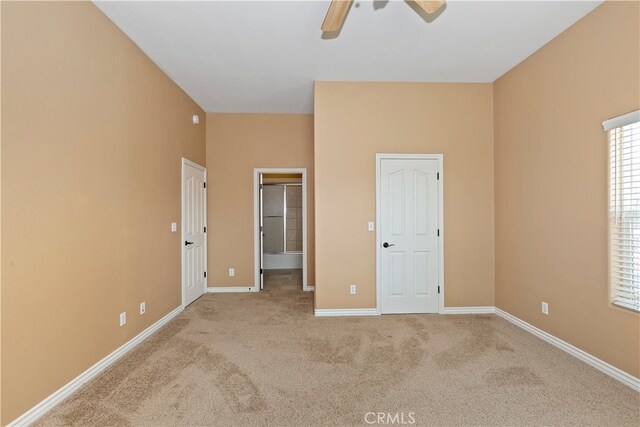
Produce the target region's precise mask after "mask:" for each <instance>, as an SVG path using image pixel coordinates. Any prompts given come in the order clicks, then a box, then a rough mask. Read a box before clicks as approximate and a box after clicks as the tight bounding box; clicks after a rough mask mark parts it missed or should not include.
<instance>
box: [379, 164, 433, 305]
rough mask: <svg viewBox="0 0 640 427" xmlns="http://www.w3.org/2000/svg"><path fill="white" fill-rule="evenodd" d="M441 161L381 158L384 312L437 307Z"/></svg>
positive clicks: (380, 197) (382, 293)
mask: <svg viewBox="0 0 640 427" xmlns="http://www.w3.org/2000/svg"><path fill="white" fill-rule="evenodd" d="M438 164H439V162H438V160H436V159H433V160H431V159H429V160H426V159H424V160H423V159H384V158H383V159H381V160H380V194H379V197H378V203H379V204H380V205H379V207H378V208H379V212H380V218H379V219H378V220H379V221H380V241H379V242H378V244H380V245H381V247H380V249H379V250H380V251H381V257H380V262H381V268H380V280H381V301H380V303H381V312H382V313H437V312H438V308H439V295H438V292H439V288H438V285H439V284H438V280H439V265H440V260H439V257H440V253H439V247H440V245H439V241H438V239H439V238H440V237H439V230H438V223H439V221H438V214H439V207H438V200H439V198H438V179H439V174H438V172H439V171H438Z"/></svg>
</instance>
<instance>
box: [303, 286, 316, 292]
mask: <svg viewBox="0 0 640 427" xmlns="http://www.w3.org/2000/svg"><path fill="white" fill-rule="evenodd" d="M315 290H316V287H315V285H307V289H305V291H315Z"/></svg>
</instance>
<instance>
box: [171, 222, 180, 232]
mask: <svg viewBox="0 0 640 427" xmlns="http://www.w3.org/2000/svg"><path fill="white" fill-rule="evenodd" d="M176 231H178V224H177V223H175V222H172V223H171V232H172V233H175V232H176Z"/></svg>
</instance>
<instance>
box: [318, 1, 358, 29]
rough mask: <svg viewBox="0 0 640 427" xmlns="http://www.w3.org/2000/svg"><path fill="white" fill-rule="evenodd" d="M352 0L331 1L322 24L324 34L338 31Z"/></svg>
mask: <svg viewBox="0 0 640 427" xmlns="http://www.w3.org/2000/svg"><path fill="white" fill-rule="evenodd" d="M352 1H353V0H333V1H332V2H331V5H329V10H328V11H327V16H325V17H324V22H323V23H322V27H321V28H322V31H324V32H325V33H329V32H336V31H340V28H342V24H343V23H344V20H345V18H346V17H347V12H348V11H349V7H350V6H351V2H352Z"/></svg>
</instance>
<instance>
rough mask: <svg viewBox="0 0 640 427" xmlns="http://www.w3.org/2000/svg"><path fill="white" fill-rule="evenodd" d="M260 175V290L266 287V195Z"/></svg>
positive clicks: (260, 175)
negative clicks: (264, 216) (264, 215)
mask: <svg viewBox="0 0 640 427" xmlns="http://www.w3.org/2000/svg"><path fill="white" fill-rule="evenodd" d="M258 177H259V179H260V184H259V185H260V186H259V188H260V195H259V197H260V202H259V209H260V212H258V214H259V215H258V216H259V217H260V220H259V221H260V265H259V266H258V267H259V268H260V290H262V289H264V219H263V218H262V213H263V212H264V206H263V198H262V197H263V195H264V191H263V186H262V174H258Z"/></svg>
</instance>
